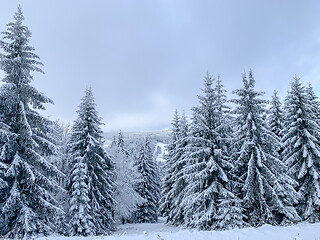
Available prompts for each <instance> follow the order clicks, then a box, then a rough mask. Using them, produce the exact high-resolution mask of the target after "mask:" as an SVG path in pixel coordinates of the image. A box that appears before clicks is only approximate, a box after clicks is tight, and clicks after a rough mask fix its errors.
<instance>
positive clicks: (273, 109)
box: [268, 91, 284, 139]
mask: <svg viewBox="0 0 320 240" xmlns="http://www.w3.org/2000/svg"><path fill="white" fill-rule="evenodd" d="M270 104H271V106H270V108H269V117H268V124H269V127H270V130H271V131H272V132H273V133H274V134H275V135H276V136H277V137H279V138H280V139H281V138H282V137H283V136H282V129H283V121H284V119H283V117H284V116H283V111H282V108H281V102H280V100H279V97H278V95H277V91H274V92H273V95H272V98H271V102H270Z"/></svg>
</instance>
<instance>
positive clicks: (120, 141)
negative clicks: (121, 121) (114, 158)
mask: <svg viewBox="0 0 320 240" xmlns="http://www.w3.org/2000/svg"><path fill="white" fill-rule="evenodd" d="M116 144H117V147H118V149H120V150H121V151H122V153H123V154H125V155H126V156H127V157H129V155H130V154H129V151H128V150H127V149H126V147H125V144H124V139H123V134H122V132H121V130H120V131H119V134H118V139H117V141H116Z"/></svg>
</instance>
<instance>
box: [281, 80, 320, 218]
mask: <svg viewBox="0 0 320 240" xmlns="http://www.w3.org/2000/svg"><path fill="white" fill-rule="evenodd" d="M314 101H315V99H313V98H311V97H310V92H309V94H306V90H305V88H304V87H303V86H302V85H301V83H300V80H299V78H297V77H295V79H294V81H293V82H292V83H291V89H290V91H289V92H288V95H287V97H286V99H285V105H284V109H285V126H286V127H285V128H284V130H283V134H284V136H283V142H284V152H283V156H284V160H285V163H286V164H287V165H288V166H289V172H288V173H289V174H290V175H291V176H292V177H293V178H294V179H295V180H296V181H298V183H299V186H298V187H297V190H298V192H299V193H300V194H301V195H302V201H300V202H299V204H298V206H297V209H298V211H299V213H300V214H301V216H302V218H303V219H306V220H309V221H311V222H314V221H319V220H320V185H319V174H320V161H319V159H320V142H319V139H320V134H319V133H320V128H319V125H318V122H317V120H318V116H316V111H315V110H314V107H315V102H314Z"/></svg>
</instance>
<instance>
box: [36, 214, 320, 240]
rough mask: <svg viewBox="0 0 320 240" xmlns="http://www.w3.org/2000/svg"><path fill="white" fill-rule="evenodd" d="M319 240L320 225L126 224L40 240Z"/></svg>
mask: <svg viewBox="0 0 320 240" xmlns="http://www.w3.org/2000/svg"><path fill="white" fill-rule="evenodd" d="M57 239H59V240H60V239H61V240H99V239H101V240H102V239H103V240H116V239H117V240H144V239H147V240H320V223H315V224H309V223H300V224H298V225H293V226H288V227H279V226H276V227H274V226H270V225H264V226H262V227H259V228H252V227H250V228H245V229H235V230H229V231H221V232H217V231H212V232H209V231H197V230H189V229H182V228H177V227H173V226H170V225H166V224H164V220H163V219H160V221H159V223H154V224H152V223H142V224H125V225H121V226H120V227H119V229H118V230H117V231H116V232H115V233H114V234H113V235H112V236H106V237H43V238H37V240H57Z"/></svg>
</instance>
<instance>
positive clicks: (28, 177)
mask: <svg viewBox="0 0 320 240" xmlns="http://www.w3.org/2000/svg"><path fill="white" fill-rule="evenodd" d="M14 19H15V21H14V22H11V23H9V24H7V26H8V28H7V31H5V32H3V34H4V37H3V40H1V42H0V46H1V48H2V49H3V51H4V53H3V54H1V61H0V66H1V69H2V70H3V71H4V73H5V77H4V78H3V79H2V82H3V85H2V86H1V89H0V113H1V121H2V123H1V124H0V128H1V129H2V134H1V135H2V136H1V139H0V143H1V146H0V152H1V155H0V175H2V176H1V177H2V180H1V181H0V182H1V187H0V188H2V189H0V191H1V197H0V201H1V202H0V208H1V210H0V212H1V217H2V219H1V223H0V227H1V231H0V232H1V234H2V235H5V236H7V237H9V238H19V239H26V238H30V237H32V236H35V235H47V234H50V233H52V232H55V231H56V223H57V222H56V219H58V218H60V217H59V216H63V215H64V212H63V211H62V210H61V208H60V207H59V203H58V202H57V200H56V199H55V198H54V196H53V194H52V192H53V191H60V190H62V189H61V188H60V187H59V186H58V184H57V183H56V182H55V180H54V179H55V178H56V177H57V175H62V176H63V173H61V172H60V171H59V170H58V169H57V168H56V167H55V166H54V165H52V164H50V163H49V161H48V160H47V159H46V158H45V156H48V155H51V154H54V153H55V152H56V147H55V145H54V143H53V142H52V139H51V138H50V136H49V133H51V131H52V129H51V126H52V122H51V121H49V120H48V119H46V118H44V117H42V116H41V115H40V114H39V113H38V112H37V109H41V110H44V109H45V107H44V104H45V103H53V102H52V100H51V99H49V98H48V97H46V96H45V95H44V94H43V93H41V92H39V91H38V90H37V89H35V88H34V87H33V86H32V85H31V82H32V80H33V77H32V75H31V73H32V72H33V71H36V72H40V73H42V70H41V69H40V68H39V67H38V66H39V65H42V64H41V62H40V61H39V57H38V56H37V55H36V54H35V53H34V52H33V51H34V48H33V47H31V46H29V39H30V37H31V32H30V31H29V29H28V28H27V27H26V26H24V25H23V20H24V17H23V13H22V10H21V8H20V7H18V10H17V12H16V13H15V15H14ZM5 138H6V140H4V139H5ZM3 187H4V189H3Z"/></svg>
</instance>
